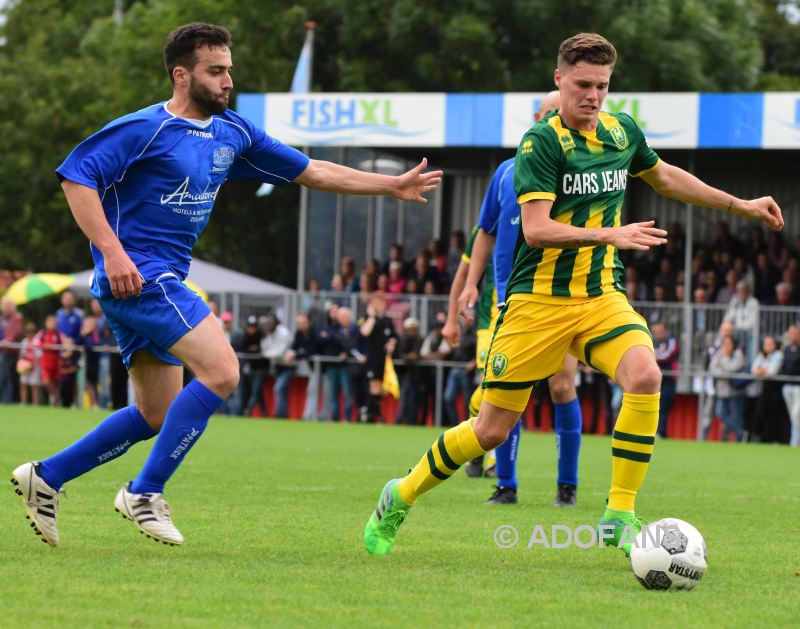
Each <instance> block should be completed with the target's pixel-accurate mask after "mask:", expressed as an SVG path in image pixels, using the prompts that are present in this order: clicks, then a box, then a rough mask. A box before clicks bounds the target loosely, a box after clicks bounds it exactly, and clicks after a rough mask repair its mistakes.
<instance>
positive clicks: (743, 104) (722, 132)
mask: <svg viewBox="0 0 800 629" xmlns="http://www.w3.org/2000/svg"><path fill="white" fill-rule="evenodd" d="M763 124H764V94H700V119H699V131H698V148H761V137H762V128H763Z"/></svg>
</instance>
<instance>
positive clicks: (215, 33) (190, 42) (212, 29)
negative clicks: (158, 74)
mask: <svg viewBox="0 0 800 629" xmlns="http://www.w3.org/2000/svg"><path fill="white" fill-rule="evenodd" d="M202 46H208V47H209V48H232V47H233V40H232V39H231V34H230V33H229V32H228V30H227V29H225V28H222V27H221V26H217V25H216V24H206V23H205V22H192V23H191V24H184V25H183V26H179V27H178V28H176V29H175V30H174V31H172V32H171V33H170V34H169V37H167V43H166V44H165V45H164V66H165V67H166V69H167V74H168V75H169V80H170V81H174V79H173V78H172V71H173V70H174V69H175V68H177V67H178V66H183V67H184V68H186V69H187V70H190V71H191V70H192V69H193V68H194V66H195V64H196V63H197V60H196V59H195V55H194V51H195V50H197V49H198V48H200V47H202Z"/></svg>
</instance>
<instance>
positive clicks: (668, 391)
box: [650, 323, 679, 438]
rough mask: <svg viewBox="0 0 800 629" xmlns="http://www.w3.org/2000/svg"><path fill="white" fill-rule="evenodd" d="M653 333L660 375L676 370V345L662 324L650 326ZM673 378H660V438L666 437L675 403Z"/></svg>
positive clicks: (664, 376) (677, 352)
mask: <svg viewBox="0 0 800 629" xmlns="http://www.w3.org/2000/svg"><path fill="white" fill-rule="evenodd" d="M650 331H651V332H652V333H653V345H655V350H656V362H657V363H658V366H659V368H660V369H661V371H662V373H663V372H664V371H677V370H678V354H679V349H678V343H677V341H676V340H675V337H673V336H672V335H671V334H669V333H668V332H667V328H666V326H665V325H664V324H663V323H656V324H655V325H653V326H651V328H650ZM675 382H676V380H675V376H672V375H666V374H665V375H663V376H662V377H661V400H660V401H659V407H658V434H659V436H661V437H662V438H666V437H667V425H668V423H669V414H670V413H671V412H672V405H673V403H674V402H675V389H676V387H675Z"/></svg>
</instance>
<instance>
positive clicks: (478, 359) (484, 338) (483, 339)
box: [475, 306, 500, 371]
mask: <svg viewBox="0 0 800 629" xmlns="http://www.w3.org/2000/svg"><path fill="white" fill-rule="evenodd" d="M499 317H500V311H499V310H498V309H497V308H496V307H494V306H492V318H491V319H490V320H489V327H488V328H486V329H485V330H478V331H477V332H476V333H475V334H476V336H477V341H478V342H477V345H476V347H475V368H476V369H480V370H481V371H483V368H484V366H485V365H486V358H487V357H488V356H489V347H490V346H491V345H492V334H493V333H494V328H495V325H497V319H498V318H499Z"/></svg>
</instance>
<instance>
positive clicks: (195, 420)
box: [131, 380, 224, 494]
mask: <svg viewBox="0 0 800 629" xmlns="http://www.w3.org/2000/svg"><path fill="white" fill-rule="evenodd" d="M223 401H224V400H223V399H222V398H221V397H219V396H218V395H217V394H216V393H214V392H213V391H211V390H210V389H208V388H207V387H206V386H205V385H204V384H203V383H202V382H200V381H199V380H192V381H191V382H190V383H189V384H187V385H186V387H185V388H184V389H183V391H181V392H180V393H179V394H178V397H176V398H175V399H174V400H173V402H172V404H171V405H170V407H169V410H168V411H167V416H166V417H165V418H164V425H163V426H162V427H161V432H160V433H159V435H158V439H156V442H155V444H153V449H152V450H151V451H150V456H148V457H147V461H145V464H144V467H143V468H142V471H141V472H139V475H138V476H137V477H136V479H135V480H134V481H133V482H132V483H131V491H132V492H133V493H135V494H145V493H152V494H160V493H163V491H164V484H165V483H166V482H167V481H168V480H169V478H170V476H172V475H173V474H174V473H175V470H177V469H178V466H179V465H180V464H181V461H182V460H183V458H184V457H185V456H186V453H187V452H189V450H191V448H192V446H193V445H194V444H195V443H196V442H197V440H198V439H199V438H200V435H202V434H203V431H204V430H205V429H206V426H207V425H208V420H209V418H210V417H211V415H213V414H214V411H216V410H217V409H218V408H219V407H220V405H221V404H222V402H223Z"/></svg>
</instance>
